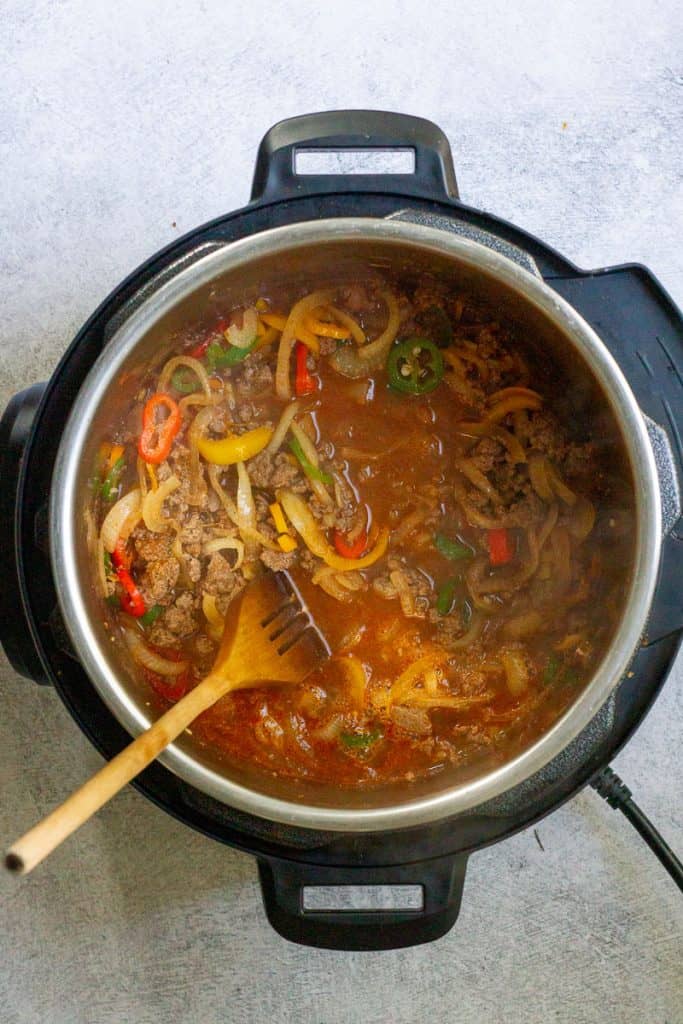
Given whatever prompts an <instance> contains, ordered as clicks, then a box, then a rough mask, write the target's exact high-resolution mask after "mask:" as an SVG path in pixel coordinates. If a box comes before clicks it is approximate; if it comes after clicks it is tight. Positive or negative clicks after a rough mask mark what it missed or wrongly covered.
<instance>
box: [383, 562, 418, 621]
mask: <svg viewBox="0 0 683 1024" xmlns="http://www.w3.org/2000/svg"><path fill="white" fill-rule="evenodd" d="M389 579H390V580H391V582H392V584H393V585H394V587H395V588H396V593H397V594H398V599H399V601H400V602H401V611H402V612H403V614H404V615H405V617H406V618H407V619H409V618H411V616H413V615H414V614H415V596H414V594H413V592H412V590H411V589H410V584H409V583H408V579H407V577H406V575H405V573H404V572H402V570H401V569H394V570H393V571H392V572H390V573H389Z"/></svg>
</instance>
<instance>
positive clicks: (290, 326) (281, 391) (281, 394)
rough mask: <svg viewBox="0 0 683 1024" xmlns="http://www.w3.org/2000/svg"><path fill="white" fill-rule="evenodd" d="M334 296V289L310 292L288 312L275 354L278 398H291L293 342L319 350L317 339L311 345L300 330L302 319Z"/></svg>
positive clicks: (312, 349)
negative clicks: (297, 341) (290, 373)
mask: <svg viewBox="0 0 683 1024" xmlns="http://www.w3.org/2000/svg"><path fill="white" fill-rule="evenodd" d="M333 295H334V289H332V288H329V289H322V290H320V291H316V292H312V293H311V294H310V295H306V296H305V297H304V298H303V299H299V301H298V302H295V303H294V305H293V306H292V308H291V310H290V311H289V316H288V317H287V322H286V323H285V326H284V327H283V329H282V336H281V337H280V347H279V348H278V353H277V367H276V370H275V393H276V395H277V396H278V398H281V399H282V400H283V401H285V400H286V399H287V398H290V397H291V394H292V385H291V382H290V379H289V369H290V366H289V364H290V359H291V355H292V349H293V348H294V342H295V341H296V340H297V338H298V339H299V340H300V341H302V342H303V343H304V345H307V346H308V348H310V349H311V351H312V352H314V353H316V354H317V352H318V351H319V350H320V346H319V344H318V339H317V338H315V336H314V337H313V340H314V341H315V345H313V344H311V339H310V337H307V335H308V332H307V331H306V330H305V329H304V330H301V326H302V324H301V321H302V318H303V317H304V316H305V315H306V313H308V312H309V311H310V310H312V309H315V307H316V306H322V305H324V304H325V303H326V302H329V301H330V299H331V298H332V297H333Z"/></svg>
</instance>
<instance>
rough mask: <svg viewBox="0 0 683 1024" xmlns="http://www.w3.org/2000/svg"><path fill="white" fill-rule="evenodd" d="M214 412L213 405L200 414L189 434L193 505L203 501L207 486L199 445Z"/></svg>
mask: <svg viewBox="0 0 683 1024" xmlns="http://www.w3.org/2000/svg"><path fill="white" fill-rule="evenodd" d="M214 411H215V410H214V408H213V405H209V406H207V407H206V408H205V409H202V410H201V411H200V412H198V413H197V415H196V416H195V418H194V419H193V421H192V424H191V425H190V428H189V430H188V432H187V443H188V446H189V449H190V494H189V497H190V499H191V501H192V504H198V503H199V502H200V501H201V498H202V494H203V492H204V488H205V486H206V485H205V483H204V478H203V475H202V463H201V459H200V457H199V448H198V447H197V445H198V442H199V440H200V438H202V437H203V436H204V432H205V430H206V428H207V427H208V425H209V423H210V422H211V418H212V416H213V414H214Z"/></svg>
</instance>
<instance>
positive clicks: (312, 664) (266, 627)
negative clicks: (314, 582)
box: [211, 572, 331, 689]
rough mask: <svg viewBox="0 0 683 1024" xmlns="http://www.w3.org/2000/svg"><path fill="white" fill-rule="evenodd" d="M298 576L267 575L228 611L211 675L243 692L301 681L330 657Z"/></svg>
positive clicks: (271, 573) (293, 573) (289, 573)
mask: <svg viewBox="0 0 683 1024" xmlns="http://www.w3.org/2000/svg"><path fill="white" fill-rule="evenodd" d="M296 577H297V574H296V572H268V573H265V574H264V575H263V576H259V577H258V578H257V579H256V580H254V581H253V582H252V583H250V584H249V585H248V586H247V587H245V589H244V590H243V591H242V594H241V595H240V597H239V599H238V602H237V607H236V608H235V607H234V606H233V607H231V608H230V613H229V616H228V620H227V622H226V626H225V630H224V632H223V639H222V641H221V646H220V649H219V651H218V655H217V657H216V662H215V664H214V667H213V669H212V671H211V675H212V676H218V675H221V676H224V677H225V678H231V679H233V680H235V682H238V686H239V688H240V689H242V688H247V687H253V686H260V685H263V684H268V683H271V684H272V683H280V684H285V683H294V684H295V683H300V682H302V681H303V680H304V679H305V678H306V676H308V675H310V674H311V672H313V671H314V670H315V669H316V668H318V666H319V665H320V664H321V663H322V662H323V661H325V660H326V659H327V658H329V656H330V653H331V651H330V646H329V644H328V643H327V640H326V639H325V636H324V634H323V632H322V630H321V628H320V626H319V625H318V623H316V622H315V621H314V619H313V616H312V615H311V613H310V611H309V609H308V606H307V605H306V603H305V601H304V599H303V597H302V594H301V590H300V587H299V586H298V585H297V578H296Z"/></svg>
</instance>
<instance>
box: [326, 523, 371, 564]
mask: <svg viewBox="0 0 683 1024" xmlns="http://www.w3.org/2000/svg"><path fill="white" fill-rule="evenodd" d="M334 546H335V548H336V549H337V551H338V552H339V554H340V555H342V557H343V558H360V557H361V555H363V554H365V552H366V551H367V548H368V535H367V533H366V531H365V530H362V531H361V532H360V533H359V534H358V536H357V537H356V539H355V540H354V541H353V542H352V543H350V544H349V543H348V541H347V540H346V537H345V536H344V534H343V533H342V532H341V531H340V530H335V531H334Z"/></svg>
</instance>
